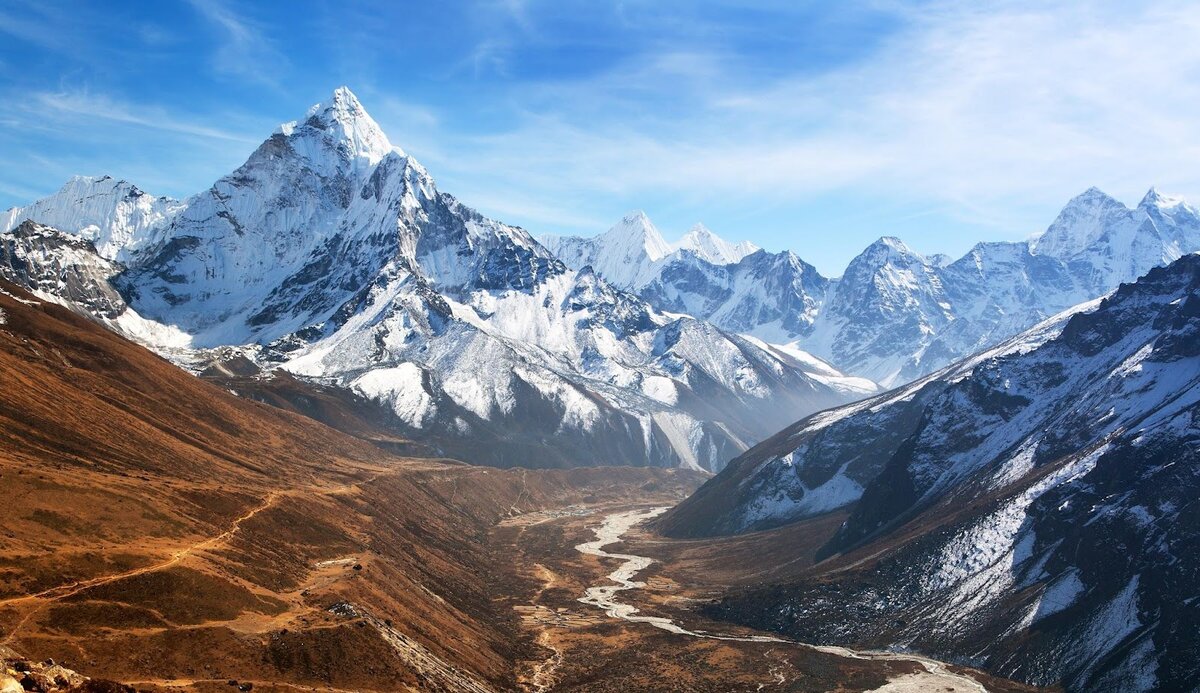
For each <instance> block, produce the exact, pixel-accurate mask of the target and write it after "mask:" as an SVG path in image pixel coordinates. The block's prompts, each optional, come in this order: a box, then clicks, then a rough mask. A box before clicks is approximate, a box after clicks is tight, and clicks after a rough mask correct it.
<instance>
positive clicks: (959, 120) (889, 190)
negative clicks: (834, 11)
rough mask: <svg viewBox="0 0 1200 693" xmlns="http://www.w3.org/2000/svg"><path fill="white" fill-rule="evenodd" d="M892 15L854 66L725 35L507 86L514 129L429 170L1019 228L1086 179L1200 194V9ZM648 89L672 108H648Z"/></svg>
mask: <svg viewBox="0 0 1200 693" xmlns="http://www.w3.org/2000/svg"><path fill="white" fill-rule="evenodd" d="M903 12H904V13H905V14H904V17H903V28H902V29H901V30H900V31H898V32H896V33H895V34H894V35H892V36H891V37H890V38H889V39H888V40H887V42H886V43H885V44H884V45H883V46H882V47H880V48H878V49H877V50H876V51H875V52H874V53H872V54H871V55H870V56H868V57H867V58H866V59H865V60H863V61H861V62H857V63H853V64H850V65H847V66H843V67H840V68H836V69H833V70H826V71H813V72H811V73H808V72H806V73H804V74H800V75H791V76H785V77H782V78H778V79H774V80H772V81H770V82H766V83H764V81H763V80H761V79H749V78H748V77H749V75H748V74H747V73H746V72H745V71H744V69H745V64H744V62H740V61H734V60H730V59H729V57H728V56H726V55H724V54H723V53H722V52H721V49H720V48H712V49H711V50H710V49H707V48H706V47H705V46H703V45H687V46H680V45H675V46H663V47H661V49H660V51H659V52H658V53H657V54H655V55H651V56H638V58H637V60H635V61H630V62H628V63H626V64H624V65H622V66H620V67H618V68H615V69H613V70H610V71H608V72H606V73H603V74H600V75H597V76H591V77H588V78H585V79H578V80H573V81H561V80H560V81H548V82H544V83H533V84H526V85H523V86H519V87H518V88H517V93H516V94H515V95H514V96H513V101H514V102H515V103H520V104H522V105H523V106H524V107H525V108H527V109H528V112H527V113H525V114H524V115H523V116H522V117H521V118H519V123H518V124H517V125H516V126H514V127H512V128H510V129H508V130H507V131H505V132H503V133H502V134H499V135H491V136H486V137H479V136H470V135H463V134H459V135H457V139H456V136H455V135H453V134H450V133H446V134H445V136H444V139H445V140H447V141H450V142H452V143H453V145H452V146H449V147H447V150H448V152H449V153H448V154H447V157H446V161H443V162H437V163H438V165H439V168H441V169H442V170H449V171H450V172H451V173H452V175H454V176H458V177H468V176H470V177H471V178H472V179H473V180H475V181H476V183H475V186H474V187H477V188H486V187H488V186H487V185H486V184H485V181H488V182H490V183H494V185H495V186H496V187H497V188H498V189H505V190H511V191H512V196H513V197H512V198H510V199H513V200H516V199H523V200H525V201H526V202H527V203H528V204H524V205H523V206H524V207H526V208H528V209H536V208H537V206H538V205H537V204H535V202H534V201H536V200H542V201H545V200H554V201H556V205H555V206H556V207H569V206H571V202H572V201H573V200H578V201H580V202H582V201H583V200H584V199H585V198H586V197H587V196H588V195H589V194H591V193H601V194H618V193H628V192H630V191H637V190H642V191H644V193H643V194H644V195H645V196H646V197H650V196H658V197H667V196H670V197H672V198H675V199H681V200H685V201H692V202H696V203H697V204H698V205H699V206H698V210H697V211H698V212H699V213H700V214H701V215H702V212H703V205H702V204H700V203H703V202H704V201H705V200H706V199H711V198H712V197H713V195H714V194H715V193H720V194H722V195H725V196H736V197H746V198H750V199H754V200H758V201H761V202H764V203H769V202H771V201H776V202H778V201H782V200H790V201H796V200H798V199H799V200H803V199H805V198H811V197H813V196H817V195H821V194H824V193H828V192H829V191H833V190H842V191H851V190H853V191H856V192H858V193H862V194H864V195H865V194H875V195H886V196H894V197H906V198H910V199H915V200H918V201H925V203H927V205H928V206H930V207H938V208H945V209H951V210H957V212H956V213H957V214H958V215H960V216H962V217H963V218H970V219H971V220H972V222H973V223H976V224H978V223H981V222H982V223H985V224H987V223H990V224H994V225H996V226H997V227H1003V228H1007V230H1008V231H1010V232H1012V233H1013V234H1015V235H1024V234H1025V233H1027V232H1028V231H1031V230H1033V229H1032V228H1030V227H1029V224H1030V223H1031V222H1030V217H1029V216H1028V214H1027V213H1024V212H1022V211H1021V210H1022V209H1023V210H1026V211H1027V210H1028V209H1029V208H1030V207H1031V206H1034V207H1037V208H1038V210H1039V214H1042V213H1044V209H1045V206H1046V205H1055V206H1056V205H1060V204H1061V203H1062V202H1063V201H1065V199H1066V198H1067V197H1069V196H1070V195H1072V194H1074V193H1076V192H1078V191H1081V190H1082V189H1084V188H1086V187H1088V186H1090V185H1093V184H1095V185H1099V186H1101V187H1103V188H1106V189H1108V190H1109V191H1110V192H1113V193H1114V194H1117V195H1121V196H1124V197H1127V198H1128V197H1130V196H1136V195H1137V194H1139V193H1140V191H1143V190H1144V189H1145V188H1146V187H1148V186H1149V185H1150V184H1157V185H1160V186H1162V187H1164V188H1167V189H1172V190H1177V191H1180V192H1183V193H1195V192H1200V167H1197V166H1196V164H1195V162H1196V161H1197V160H1198V158H1200V157H1198V156H1197V154H1198V153H1200V151H1198V150H1200V119H1197V118H1196V113H1197V112H1200V80H1198V79H1197V77H1198V76H1200V42H1197V41H1196V40H1195V37H1196V36H1197V35H1200V7H1198V6H1194V5H1190V4H1162V3H1159V4H1156V5H1154V6H1152V7H1132V6H1128V5H1119V4H1112V5H1097V4H1065V5H1056V6H1053V7H1049V6H1044V5H1043V4H1041V3H1035V4H1024V3H1011V2H1010V3H1001V4H999V5H988V6H986V7H985V6H983V5H978V6H977V5H976V4H972V3H947V4H939V5H932V6H930V5H924V6H922V7H920V8H919V9H911V8H910V9H904V10H903ZM655 92H657V93H658V94H660V96H661V97H663V98H661V99H660V100H659V101H658V102H657V103H659V104H661V103H662V102H663V101H665V100H668V99H671V100H674V101H675V103H674V104H670V103H668V104H666V105H665V106H663V107H662V110H660V111H655V110H653V109H652V108H649V107H648V106H647V102H646V100H645V99H644V98H643V97H644V95H645V94H646V93H655ZM464 152H469V156H465V155H463V153H464ZM1046 221H1048V219H1044V218H1041V217H1039V221H1038V222H1037V223H1039V224H1044V223H1045V222H1046ZM1014 226H1015V227H1016V228H1013V227H1014Z"/></svg>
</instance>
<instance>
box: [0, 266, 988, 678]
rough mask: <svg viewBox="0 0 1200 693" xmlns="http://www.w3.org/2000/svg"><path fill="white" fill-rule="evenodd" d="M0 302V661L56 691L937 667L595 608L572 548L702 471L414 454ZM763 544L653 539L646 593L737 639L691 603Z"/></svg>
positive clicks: (826, 673) (69, 316) (67, 317)
mask: <svg viewBox="0 0 1200 693" xmlns="http://www.w3.org/2000/svg"><path fill="white" fill-rule="evenodd" d="M0 290H2V291H0V316H2V318H0V391H2V392H3V397H0V497H2V498H3V499H4V510H3V517H4V521H3V523H2V529H0V645H3V646H4V648H6V649H4V650H2V651H0V652H2V653H3V656H4V657H5V658H6V659H10V660H13V661H15V658H25V659H26V660H27V661H31V662H38V663H41V662H46V661H48V660H51V659H52V660H54V665H53V666H60V667H65V668H69V670H73V671H75V672H78V673H79V674H81V675H83V676H86V677H90V678H91V680H90V681H87V682H86V683H84V684H79V682H78V681H77V680H76V681H74V683H72V682H70V681H66V679H64V680H63V681H64V683H63V685H62V688H64V689H66V688H72V689H75V690H121V688H120V687H119V686H117V685H116V684H111V686H112V687H111V688H106V687H108V686H110V684H107V683H103V681H116V682H120V684H121V685H127V686H132V687H134V688H136V689H145V690H168V689H188V690H197V691H202V690H210V691H218V690H220V691H226V690H236V689H237V688H240V689H241V690H250V689H253V690H263V691H270V690H277V691H286V690H342V691H348V690H375V691H391V690H408V689H418V690H421V689H424V690H452V691H458V690H465V691H484V690H552V689H553V690H614V691H616V690H759V689H763V690H771V689H775V690H868V689H872V688H876V687H878V686H881V685H884V684H885V683H887V682H888V681H889V680H892V679H903V677H905V676H908V675H912V674H916V673H920V671H921V670H922V668H921V666H920V665H919V664H918V663H916V662H913V661H905V660H893V661H873V660H865V659H855V658H851V657H845V656H841V655H838V654H831V653H822V652H817V651H815V650H812V649H810V648H807V647H803V646H799V645H794V644H789V643H777V642H769V643H768V642H734V641H722V640H714V639H703V638H696V637H690V636H685V635H678V634H673V633H669V632H666V631H663V630H659V629H656V628H654V627H652V626H647V625H645V624H631V623H627V622H624V621H620V620H616V619H612V618H610V617H608V616H606V615H605V613H604V612H603V611H601V610H600V609H597V608H595V607H592V606H589V605H586V604H581V603H579V602H578V601H577V600H578V598H579V597H580V596H581V595H582V594H583V592H584V590H585V589H586V588H587V587H588V586H591V585H593V584H603V583H604V581H605V577H604V576H605V575H606V574H607V573H608V572H609V571H611V570H613V568H614V567H615V566H614V565H610V564H609V561H607V560H600V559H597V558H595V557H592V556H585V555H583V554H581V553H579V552H578V551H576V550H575V549H574V547H575V545H576V544H578V543H581V542H584V541H589V540H590V539H592V536H593V534H592V533H593V531H594V529H595V527H596V526H598V524H599V523H600V522H602V520H603V518H604V517H605V516H606V515H608V514H610V513H614V512H617V511H621V510H628V509H630V508H639V507H649V506H662V505H670V504H673V503H675V502H677V501H678V500H679V499H680V498H682V497H683V496H684V495H686V494H687V493H688V492H690V491H691V490H694V489H695V488H696V486H698V485H699V483H700V482H701V481H702V480H703V479H702V478H701V476H700V475H699V474H696V473H690V472H685V471H674V470H661V469H637V468H619V469H613V468H604V469H575V470H565V471H557V470H542V471H529V470H522V469H513V470H497V469H489V468H480V467H471V466H467V465H463V464H459V463H456V462H453V461H448V460H436V459H417V458H406V457H399V456H396V455H395V454H394V453H393V452H389V451H387V450H385V449H384V447H381V446H377V445H372V444H370V443H368V442H366V441H365V440H363V439H362V438H363V437H367V436H363V437H352V436H349V435H346V434H343V433H340V432H338V431H335V430H333V429H331V428H328V427H326V426H325V425H323V424H320V423H317V422H316V421H314V420H312V419H310V418H306V417H304V416H301V415H299V414H296V413H292V412H288V411H285V410H283V409H280V408H276V407H272V406H268V405H266V404H262V403H258V402H254V401H250V400H247V399H243V398H239V397H237V396H234V395H233V394H230V393H229V392H228V391H226V390H224V389H222V388H220V387H217V386H215V385H213V384H211V383H208V382H205V381H204V380H202V379H199V378H196V377H194V376H192V375H189V374H187V373H186V372H184V371H182V370H180V369H178V368H176V367H175V366H173V365H171V364H169V363H167V362H166V361H164V360H162V359H160V358H159V357H157V356H155V355H153V354H151V353H150V352H148V351H146V350H144V349H142V348H140V347H138V346H135V345H133V344H131V343H129V342H127V341H125V340H123V339H122V338H120V337H118V336H116V335H114V334H112V333H110V332H107V331H106V330H104V329H102V328H100V327H98V326H96V325H94V324H93V323H91V322H89V321H88V320H86V319H84V318H81V317H79V316H77V315H75V314H73V313H71V312H70V311H68V310H66V309H64V308H61V307H59V306H57V305H54V304H50V303H45V302H42V301H39V300H37V299H35V298H34V297H33V296H32V295H30V294H27V293H25V292H23V291H21V290H19V289H17V288H15V287H12V286H11V285H0ZM395 442H396V441H388V443H389V446H388V447H391V448H392V449H394V445H391V444H392V443H395ZM401 442H402V441H401ZM830 521H836V518H832V519H831V520H830ZM777 539H778V540H781V541H804V538H803V537H802V536H798V535H797V536H782V535H781V536H779V537H777ZM754 541H757V540H756V539H747V540H738V541H733V540H730V541H723V542H716V543H713V542H708V544H707V545H701V544H698V543H695V542H684V541H672V542H663V541H662V540H658V539H655V538H654V537H652V536H650V535H647V534H645V533H644V532H639V531H635V532H634V534H633V535H631V541H629V542H627V543H629V544H630V545H631V546H634V547H636V548H637V549H638V550H639V551H646V552H648V553H646V554H645V555H653V556H655V557H657V558H659V559H660V560H661V561H662V562H660V563H656V564H654V565H653V566H651V568H650V569H648V571H647V573H646V574H645V575H644V576H643V577H644V578H648V583H649V584H648V588H647V589H646V590H644V591H642V592H641V593H640V594H638V595H632V594H631V595H630V597H629V598H630V599H632V600H635V601H639V600H640V601H639V603H640V605H641V606H643V607H644V608H646V609H647V610H648V611H651V610H652V611H654V612H656V613H662V614H664V615H669V616H672V617H676V618H680V619H683V620H686V622H687V623H688V626H689V627H690V628H693V629H696V628H699V629H706V630H710V631H712V632H722V633H725V632H738V631H735V630H734V629H733V627H732V626H728V625H723V624H716V623H709V622H704V621H702V620H699V619H698V618H697V617H696V616H695V615H694V614H693V613H692V612H691V611H690V610H689V609H688V605H689V604H691V603H692V600H694V599H707V598H710V597H712V596H714V595H715V594H717V593H718V592H719V591H720V590H721V589H722V588H723V587H725V586H726V585H729V584H733V583H735V582H737V581H738V580H741V579H747V578H748V575H747V574H744V573H741V572H740V570H741V569H740V567H739V566H745V565H747V564H748V563H749V561H748V560H747V558H748V556H750V555H752V554H757V553H758V552H760V551H761V550H762V549H761V547H758V546H756V545H755V544H754V543H753V542H754ZM739 542H740V543H739ZM785 569H786V568H785ZM642 602H644V603H642ZM39 666H41V665H39ZM46 666H50V665H46ZM0 675H4V676H7V675H6V674H4V673H3V672H2V671H0ZM980 680H983V681H985V682H990V683H989V687H992V684H996V683H999V682H994V681H990V680H989V679H986V678H982V677H981V678H980ZM0 684H3V682H2V681H0ZM231 684H232V685H231ZM46 687H50V684H47V685H46ZM235 687H236V688H235ZM1002 688H1003V686H998V687H997V688H996V689H1002Z"/></svg>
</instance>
